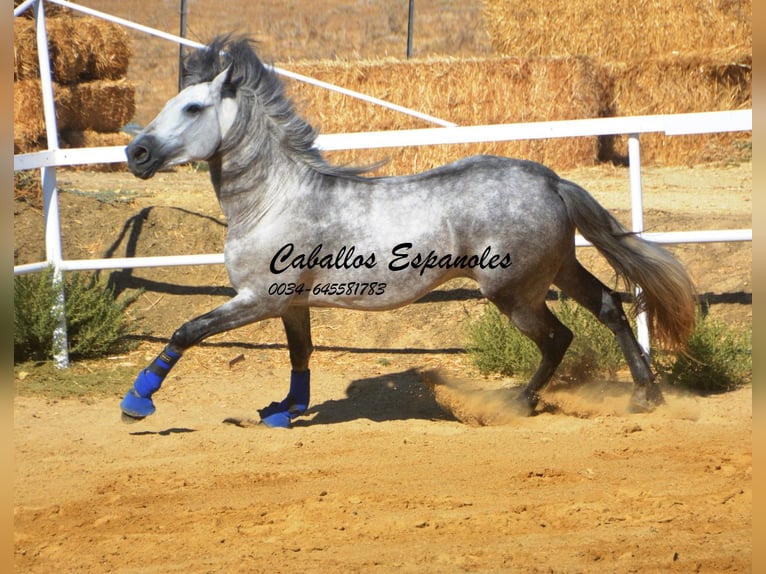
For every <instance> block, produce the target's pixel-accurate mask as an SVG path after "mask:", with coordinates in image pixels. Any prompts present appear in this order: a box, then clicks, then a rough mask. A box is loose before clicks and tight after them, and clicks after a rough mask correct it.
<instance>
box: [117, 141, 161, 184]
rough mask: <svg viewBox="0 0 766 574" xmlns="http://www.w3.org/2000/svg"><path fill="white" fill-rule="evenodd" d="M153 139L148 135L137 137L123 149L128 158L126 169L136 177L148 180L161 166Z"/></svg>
mask: <svg viewBox="0 0 766 574" xmlns="http://www.w3.org/2000/svg"><path fill="white" fill-rule="evenodd" d="M156 149H157V146H156V145H155V142H154V138H153V137H152V136H150V135H139V136H138V137H137V138H136V139H134V140H133V141H132V142H130V143H129V144H128V146H127V147H126V148H125V155H126V156H127V158H128V169H129V170H130V172H131V173H132V174H133V175H135V176H136V177H140V178H141V179H149V178H150V177H152V176H153V175H154V174H155V173H157V170H158V169H159V168H160V166H161V165H162V158H160V157H158V155H157V153H156V151H153V150H156Z"/></svg>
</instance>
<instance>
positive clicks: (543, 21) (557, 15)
mask: <svg viewBox="0 0 766 574" xmlns="http://www.w3.org/2000/svg"><path fill="white" fill-rule="evenodd" d="M484 15H485V21H486V23H487V29H488V32H489V35H490V37H491V39H492V44H493V46H494V47H495V49H496V50H497V51H498V52H499V53H502V54H507V55H509V56H517V57H521V58H532V57H541V56H542V57H546V56H563V55H588V56H591V57H594V58H596V59H598V60H600V61H602V62H635V61H639V60H645V59H648V58H657V57H666V56H669V55H672V54H673V53H689V52H709V51H715V50H719V49H722V48H727V47H733V46H736V47H739V48H742V49H744V50H746V51H749V52H750V53H752V48H753V40H752V16H751V15H752V0H705V1H681V2H679V1H678V0H631V1H630V2H626V1H621V2H614V1H612V0H580V1H577V2H572V1H571V0H546V1H545V2H540V0H514V1H513V2H509V1H508V0H484Z"/></svg>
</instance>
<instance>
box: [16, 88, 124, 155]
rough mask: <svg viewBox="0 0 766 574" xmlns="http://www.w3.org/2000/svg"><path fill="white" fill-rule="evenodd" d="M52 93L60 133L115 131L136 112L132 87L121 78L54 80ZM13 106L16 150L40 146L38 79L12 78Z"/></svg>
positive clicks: (42, 137)
mask: <svg viewBox="0 0 766 574" xmlns="http://www.w3.org/2000/svg"><path fill="white" fill-rule="evenodd" d="M53 93H54V101H55V106H56V121H57V125H58V129H59V133H62V132H63V131H65V130H81V131H82V130H93V131H96V132H102V133H112V132H118V131H119V130H120V129H121V128H122V127H123V126H124V125H125V124H127V123H128V122H129V121H130V120H131V119H132V118H133V115H134V114H135V109H136V104H135V87H134V86H133V84H132V83H130V82H128V81H127V80H124V79H123V80H98V81H95V82H86V83H83V84H76V85H72V86H62V85H58V84H54V86H53ZM13 110H14V123H13V143H14V149H15V153H25V152H29V151H34V150H36V149H40V147H41V146H43V145H44V143H45V119H44V115H43V98H42V90H41V88H40V81H39V80H20V81H18V82H14V90H13ZM104 145H110V144H104Z"/></svg>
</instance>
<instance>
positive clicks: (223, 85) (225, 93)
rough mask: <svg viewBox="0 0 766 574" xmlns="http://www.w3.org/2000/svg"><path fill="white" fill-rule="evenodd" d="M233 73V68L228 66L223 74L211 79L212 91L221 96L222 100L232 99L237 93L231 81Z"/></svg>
mask: <svg viewBox="0 0 766 574" xmlns="http://www.w3.org/2000/svg"><path fill="white" fill-rule="evenodd" d="M233 71H234V66H231V65H229V66H227V67H226V69H225V70H224V71H223V72H221V73H220V74H218V75H217V76H216V77H215V78H213V81H212V82H211V87H212V89H213V91H216V92H218V93H219V94H221V97H222V98H232V97H234V95H235V93H236V91H237V87H236V86H235V85H234V83H233V82H232V80H231V77H232V72H233Z"/></svg>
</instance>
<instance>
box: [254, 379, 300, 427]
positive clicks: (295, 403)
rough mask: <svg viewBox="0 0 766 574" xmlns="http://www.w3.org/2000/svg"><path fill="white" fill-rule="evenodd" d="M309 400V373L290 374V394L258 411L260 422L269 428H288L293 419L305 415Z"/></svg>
mask: <svg viewBox="0 0 766 574" xmlns="http://www.w3.org/2000/svg"><path fill="white" fill-rule="evenodd" d="M310 398H311V371H301V372H296V371H292V372H291V373H290V392H289V393H287V397H285V399H284V400H282V401H281V402H273V403H271V404H270V405H269V406H267V407H266V408H263V409H260V410H259V411H258V414H259V415H261V422H262V423H263V424H265V425H266V426H267V427H270V428H276V427H279V428H288V429H289V428H290V427H291V426H292V421H293V419H294V418H296V417H299V416H301V415H303V414H305V413H306V411H307V410H308V408H309V400H310Z"/></svg>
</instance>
